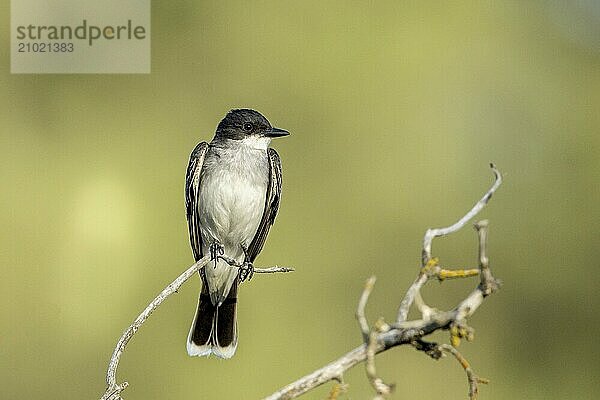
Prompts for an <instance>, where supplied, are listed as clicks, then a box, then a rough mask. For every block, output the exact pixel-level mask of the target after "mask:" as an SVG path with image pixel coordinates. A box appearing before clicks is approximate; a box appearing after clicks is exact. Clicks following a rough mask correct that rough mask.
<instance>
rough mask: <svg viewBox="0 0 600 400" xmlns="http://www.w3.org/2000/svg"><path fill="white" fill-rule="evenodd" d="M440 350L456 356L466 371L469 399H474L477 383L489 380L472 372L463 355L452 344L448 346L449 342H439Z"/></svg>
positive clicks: (477, 392)
mask: <svg viewBox="0 0 600 400" xmlns="http://www.w3.org/2000/svg"><path fill="white" fill-rule="evenodd" d="M438 347H439V348H440V350H442V351H444V352H446V353H450V354H452V355H453V356H454V358H456V360H457V361H458V362H459V363H460V365H461V367H463V369H464V370H465V372H466V373H467V380H468V381H469V399H470V400H475V399H477V395H478V394H479V386H478V385H479V384H480V383H483V384H488V383H489V382H490V381H489V380H487V379H485V378H480V377H478V376H477V375H475V373H474V372H473V369H471V364H469V362H468V361H467V359H466V358H465V357H463V355H462V354H460V352H459V351H458V350H456V348H455V347H454V346H450V345H449V344H441V345H439V346H438Z"/></svg>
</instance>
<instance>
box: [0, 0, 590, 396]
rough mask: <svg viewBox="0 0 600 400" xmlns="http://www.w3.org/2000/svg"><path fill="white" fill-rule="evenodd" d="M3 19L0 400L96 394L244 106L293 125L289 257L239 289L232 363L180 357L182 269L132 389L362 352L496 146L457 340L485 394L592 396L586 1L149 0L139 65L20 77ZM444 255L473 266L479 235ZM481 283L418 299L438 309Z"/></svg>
mask: <svg viewBox="0 0 600 400" xmlns="http://www.w3.org/2000/svg"><path fill="white" fill-rule="evenodd" d="M0 15H1V16H2V20H3V21H4V23H3V24H2V27H0V43H1V45H0V46H1V47H0V48H1V50H2V61H3V62H2V63H1V65H0V90H1V93H2V95H1V96H0V146H1V149H2V156H1V157H0V180H1V187H2V189H1V190H2V195H1V196H0V210H1V211H0V226H1V229H0V240H1V243H2V246H1V249H2V250H1V252H0V268H1V277H0V372H1V373H0V398H2V399H95V398H98V397H99V396H100V395H101V393H102V392H103V390H104V386H105V384H104V375H105V368H106V365H107V362H108V359H109V356H110V354H111V352H112V349H113V346H114V344H115V342H116V340H117V338H118V336H119V335H120V334H121V332H122V330H123V329H124V328H125V327H126V326H127V325H128V324H129V323H130V322H131V320H132V319H133V318H134V317H135V316H136V315H137V314H138V312H139V311H141V310H142V309H143V308H144V307H145V306H146V304H147V303H148V302H149V301H150V299H151V298H152V297H153V296H154V295H155V294H156V293H158V292H159V291H160V290H161V289H162V288H163V287H164V286H165V285H166V284H167V283H168V282H170V281H171V280H172V279H173V278H174V277H175V276H177V275H178V274H179V273H180V272H181V271H183V270H184V269H185V268H187V266H188V265H190V263H191V261H192V257H191V253H190V250H189V247H188V238H187V227H186V222H185V215H184V209H183V180H184V172H185V168H186V163H187V158H188V154H189V152H190V151H191V149H192V148H193V147H194V146H195V144H196V143H197V142H198V141H200V140H208V139H210V138H211V136H212V132H213V131H214V128H215V126H216V124H217V123H218V121H219V119H220V118H222V116H223V115H224V113H225V112H226V111H227V110H228V109H230V108H233V107H240V106H246V107H252V108H256V109H258V110H260V111H261V112H263V113H264V114H265V115H266V116H267V117H268V118H269V119H270V120H271V122H273V123H274V124H276V125H277V126H280V127H284V128H287V129H289V130H290V131H291V132H292V136H290V137H289V138H286V139H283V140H278V141H276V143H274V146H275V147H276V148H277V150H278V152H279V154H280V155H281V158H282V160H283V168H284V196H283V202H282V206H281V211H280V214H279V216H278V220H277V223H276V225H275V227H274V228H273V229H272V230H271V233H270V237H269V239H268V241H267V245H266V247H265V249H264V251H263V253H262V254H261V256H260V257H259V259H258V264H260V265H272V264H276V263H277V264H285V265H292V266H294V267H296V268H297V272H295V273H294V274H291V275H285V276H284V275H277V276H257V277H255V279H254V280H253V281H252V282H251V283H250V284H244V285H243V288H242V290H241V295H240V297H241V305H240V310H239V331H240V344H239V348H238V352H237V354H236V355H235V357H234V358H233V359H232V360H229V361H222V360H217V359H214V358H211V359H205V358H202V359H197V358H196V359H192V358H189V357H188V356H187V355H186V352H185V338H186V335H187V332H188V328H189V324H190V322H191V319H192V317H193V313H194V307H195V306H196V298H197V297H196V296H197V292H198V287H199V282H198V280H196V279H194V280H193V281H191V282H189V283H187V284H186V285H185V286H184V287H183V288H182V290H181V291H180V293H179V294H178V295H176V296H174V297H173V298H171V299H169V300H168V301H167V302H166V303H165V304H164V305H163V306H162V307H161V308H160V309H159V310H158V311H157V312H156V314H155V315H153V317H152V318H151V319H150V320H149V321H148V322H147V324H146V325H144V327H143V328H142V330H141V331H140V332H139V334H138V335H137V336H136V337H135V338H134V339H133V340H132V342H131V343H130V346H129V347H128V349H127V351H126V353H125V355H124V357H123V359H122V364H121V367H120V369H119V379H120V380H125V379H126V380H128V381H129V382H130V387H129V388H128V389H127V391H126V392H125V393H124V396H125V397H126V399H128V400H135V399H255V398H261V397H262V396H264V395H267V394H269V393H271V392H272V391H274V390H275V389H277V388H278V387H280V386H282V385H284V384H287V383H288V382H290V381H291V380H293V379H295V378H297V377H299V376H301V375H304V374H305V373H307V372H309V371H311V370H313V369H315V368H317V367H319V366H321V365H323V364H325V363H326V362H328V361H330V360H332V359H333V358H336V357H337V356H339V355H341V354H342V353H343V352H345V351H346V350H349V349H351V348H353V347H354V346H356V345H358V344H359V342H360V335H359V332H358V329H357V327H356V323H355V320H354V310H355V305H356V303H357V300H358V297H359V295H360V292H361V288H362V286H363V283H364V281H365V279H366V278H367V277H368V276H370V275H371V274H375V275H377V277H378V278H379V280H378V283H377V285H376V288H375V291H374V293H373V295H372V300H371V302H370V304H369V306H368V309H367V312H368V315H369V316H370V317H371V319H374V318H376V317H378V316H384V317H386V318H388V319H391V318H393V317H394V315H395V312H396V306H397V304H398V303H399V300H400V298H401V296H402V294H403V291H404V290H405V289H406V288H407V287H408V285H409V283H410V282H411V281H412V279H413V278H414V276H415V274H416V272H417V270H418V262H419V255H420V241H421V238H422V235H423V233H424V231H425V229H426V228H427V227H432V226H439V225H445V224H449V223H451V222H453V221H454V220H455V219H456V218H457V217H459V216H460V215H462V213H464V212H465V211H466V210H467V209H468V208H469V207H470V206H471V205H472V204H473V203H474V201H475V200H476V199H477V198H479V196H480V195H481V194H482V193H483V191H484V190H485V189H486V188H487V187H488V185H489V184H490V183H491V181H492V175H491V173H490V171H489V169H488V166H487V165H488V163H489V162H490V161H494V162H496V163H497V165H498V166H499V168H500V169H501V170H502V171H503V172H505V174H506V182H505V185H504V186H503V187H502V188H501V189H500V190H499V192H498V193H497V195H496V196H494V199H493V201H492V202H491V204H490V206H489V207H488V208H487V209H486V210H485V211H484V213H483V215H482V217H485V218H489V219H490V220H491V227H490V250H489V251H490V257H491V263H492V267H493V268H494V270H495V272H496V274H497V275H498V276H499V277H500V278H502V279H503V281H504V287H503V289H502V291H501V292H500V293H499V294H498V295H496V296H493V297H491V298H490V299H489V301H486V302H485V303H484V305H483V306H482V307H481V309H480V310H479V311H478V313H477V314H476V315H475V316H474V318H473V319H472V321H471V323H472V326H473V327H474V328H475V329H476V340H475V342H473V343H467V344H464V345H463V346H461V349H462V351H463V352H464V354H465V355H466V356H467V357H468V358H469V359H470V361H471V362H472V364H473V366H474V367H475V369H476V371H477V372H478V373H479V374H480V375H482V376H485V377H488V378H490V379H491V381H492V384H491V385H490V386H486V387H483V388H482V394H481V398H482V399H485V400H494V399H509V398H510V399H519V398H527V399H565V398H570V399H592V398H595V393H598V390H599V389H600V387H599V384H598V382H599V381H598V379H597V378H598V372H599V368H598V365H600V364H599V363H598V358H599V356H600V354H599V351H598V346H597V345H596V340H597V334H598V328H599V322H600V321H599V317H598V311H599V307H598V306H599V303H600V302H599V300H598V296H597V288H598V285H599V278H600V270H599V266H598V259H599V258H600V254H599V251H598V232H599V227H600V226H599V225H600V220H599V212H598V202H599V201H600V196H599V189H598V184H599V182H600V161H599V160H598V158H599V155H600V153H599V144H600V136H599V134H600V28H599V27H600V11H599V7H598V5H597V3H595V2H593V1H583V0H582V1H577V2H569V3H568V4H567V2H564V3H563V2H558V1H547V2H543V1H532V2H516V1H507V2H462V3H461V2H452V3H450V2H448V3H445V2H444V3H442V2H428V1H426V2H397V1H388V2H383V1H382V2H330V1H306V2H288V1H284V2H280V1H260V2H242V1H235V2H204V1H203V2H194V1H189V0H188V1H171V2H154V4H153V8H152V73H151V74H149V75H11V74H10V73H9V64H10V63H9V56H8V54H9V36H10V32H9V23H8V22H9V20H10V19H9V4H8V2H3V3H2V5H0ZM434 249H435V252H436V254H437V255H438V256H440V257H441V259H442V261H443V262H445V263H447V264H451V265H473V264H474V262H475V260H476V236H475V234H474V232H473V231H472V230H471V229H465V230H464V231H463V232H460V233H459V234H457V235H455V236H453V237H450V238H444V239H442V240H439V241H436V242H435V244H434ZM474 284H475V281H469V282H446V283H444V284H443V285H439V284H431V285H430V286H428V287H427V288H426V290H425V292H424V296H425V298H426V300H427V301H428V302H430V303H432V304H435V305H438V306H440V307H451V306H452V305H453V304H454V303H455V302H456V301H457V300H458V299H460V297H461V296H463V295H464V294H465V293H467V291H469V290H470V289H471V288H472V287H473V285H474ZM435 339H437V340H447V336H446V335H445V334H440V335H437V336H435ZM378 370H379V372H380V373H381V375H382V377H383V378H384V379H385V380H386V381H388V382H395V383H396V384H397V390H396V394H395V395H394V396H393V398H397V399H405V398H411V399H437V398H450V399H464V398H466V392H467V386H466V380H465V377H464V374H463V372H462V370H461V369H460V367H459V366H458V365H457V364H456V363H455V362H454V361H453V360H450V359H445V360H442V361H438V362H436V361H433V360H431V359H428V358H427V357H426V356H424V355H423V354H421V353H417V352H415V351H414V350H412V349H410V348H397V349H393V350H391V351H389V352H387V353H385V354H383V355H382V356H381V357H379V358H378ZM346 380H347V382H348V383H349V384H350V388H349V392H348V393H347V394H346V395H345V397H342V398H347V399H364V398H369V396H371V395H372V391H371V389H370V388H369V386H368V383H367V382H366V379H365V377H364V370H363V368H362V366H359V367H356V368H355V369H353V370H352V371H350V372H349V373H348V374H347V375H346ZM329 388H330V386H327V387H324V388H321V389H319V390H317V391H314V392H312V393H311V394H308V395H306V396H305V397H304V398H306V399H324V398H326V396H327V391H328V389H329Z"/></svg>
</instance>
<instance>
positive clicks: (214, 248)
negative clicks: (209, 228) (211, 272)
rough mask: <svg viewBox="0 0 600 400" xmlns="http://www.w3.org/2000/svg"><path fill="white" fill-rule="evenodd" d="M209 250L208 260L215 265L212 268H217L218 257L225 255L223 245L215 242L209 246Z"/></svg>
mask: <svg viewBox="0 0 600 400" xmlns="http://www.w3.org/2000/svg"><path fill="white" fill-rule="evenodd" d="M209 250H210V259H211V261H214V263H215V266H214V268H217V260H218V259H219V256H222V255H223V254H225V247H223V245H222V244H221V243H219V241H217V240H215V241H214V242H212V244H211V245H210V248H209Z"/></svg>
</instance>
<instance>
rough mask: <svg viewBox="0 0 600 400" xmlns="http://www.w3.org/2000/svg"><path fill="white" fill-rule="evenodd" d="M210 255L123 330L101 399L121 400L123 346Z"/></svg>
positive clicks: (272, 269) (265, 270)
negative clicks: (120, 367) (119, 369)
mask: <svg viewBox="0 0 600 400" xmlns="http://www.w3.org/2000/svg"><path fill="white" fill-rule="evenodd" d="M210 261H211V260H210V256H208V255H207V256H205V257H203V258H201V259H200V260H198V261H197V262H196V263H194V264H193V265H192V266H191V267H189V268H188V269H187V270H186V271H185V272H183V273H182V274H181V275H179V276H178V277H177V278H176V279H175V280H174V281H173V282H171V283H170V284H169V285H168V286H167V287H166V288H164V289H163V291H162V292H160V293H159V294H158V296H156V297H155V298H154V300H152V301H151V302H150V304H148V306H147V307H146V308H145V309H144V311H142V313H141V314H140V315H139V316H138V317H137V318H136V319H135V321H133V323H132V324H131V325H130V326H129V327H128V328H127V329H126V330H125V332H123V335H122V336H121V338H120V339H119V341H118V342H117V346H116V347H115V350H114V351H113V354H112V357H111V358H110V362H109V364H108V370H107V372H106V385H107V388H106V392H105V393H104V395H102V398H101V400H121V392H122V391H123V390H125V388H127V386H128V385H129V384H128V383H127V382H123V383H120V384H117V367H118V366H119V361H120V359H121V355H122V354H123V351H124V350H125V346H127V343H129V340H131V338H132V337H133V335H134V334H135V333H136V332H137V331H138V329H140V327H141V326H142V324H143V323H144V322H146V320H147V319H148V317H150V315H151V314H152V312H153V311H154V310H156V309H157V308H158V306H160V305H161V304H162V303H163V302H164V301H165V300H166V299H167V298H168V297H169V296H170V295H172V294H173V293H175V292H177V291H178V290H179V288H180V287H181V285H183V284H184V283H185V282H186V281H187V280H188V279H190V277H192V276H193V275H195V274H196V273H197V272H198V271H200V269H202V268H203V267H204V266H205V265H206V264H208V263H209V262H210ZM290 271H293V268H285V267H270V268H255V269H254V272H255V273H276V272H290Z"/></svg>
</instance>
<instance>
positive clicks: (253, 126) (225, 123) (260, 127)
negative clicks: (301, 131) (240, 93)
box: [215, 108, 290, 140]
mask: <svg viewBox="0 0 600 400" xmlns="http://www.w3.org/2000/svg"><path fill="white" fill-rule="evenodd" d="M289 134H290V133H289V132H288V131H286V130H284V129H279V128H274V127H272V126H271V124H270V123H269V121H268V120H267V119H266V118H265V117H264V116H263V115H262V114H261V113H259V112H258V111H254V110H251V109H247V108H242V109H237V110H231V111H229V112H228V113H227V115H226V116H225V118H223V119H222V120H221V122H220V123H219V126H217V132H216V134H215V137H216V138H219V139H233V140H242V139H245V138H247V137H251V136H254V137H268V138H274V137H280V136H287V135H289Z"/></svg>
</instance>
